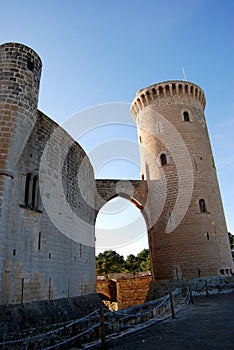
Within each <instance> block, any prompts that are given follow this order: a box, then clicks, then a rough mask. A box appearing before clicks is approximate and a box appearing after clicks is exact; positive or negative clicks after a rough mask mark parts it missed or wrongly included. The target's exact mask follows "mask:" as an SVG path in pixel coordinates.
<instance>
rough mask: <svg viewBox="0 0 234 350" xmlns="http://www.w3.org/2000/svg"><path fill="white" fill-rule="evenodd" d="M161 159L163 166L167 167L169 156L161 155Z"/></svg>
mask: <svg viewBox="0 0 234 350" xmlns="http://www.w3.org/2000/svg"><path fill="white" fill-rule="evenodd" d="M160 159H161V165H162V166H164V165H167V156H166V154H165V153H163V154H161V156H160Z"/></svg>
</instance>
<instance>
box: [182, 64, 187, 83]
mask: <svg viewBox="0 0 234 350" xmlns="http://www.w3.org/2000/svg"><path fill="white" fill-rule="evenodd" d="M182 72H183V77H184V80H187V78H186V75H185V70H184V67H183V66H182Z"/></svg>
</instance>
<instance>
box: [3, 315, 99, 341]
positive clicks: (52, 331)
mask: <svg viewBox="0 0 234 350" xmlns="http://www.w3.org/2000/svg"><path fill="white" fill-rule="evenodd" d="M97 311H98V309H96V310H94V311H93V312H91V313H90V314H88V315H86V316H85V317H83V318H80V319H78V320H75V321H74V322H71V323H69V324H67V325H66V326H61V327H59V328H56V329H53V330H51V331H49V332H46V333H42V334H37V335H34V336H32V337H27V338H22V339H15V340H9V341H5V342H2V343H0V346H2V345H9V344H15V343H21V342H23V341H28V340H33V339H36V338H40V337H45V336H48V335H50V334H53V333H57V332H59V331H61V330H64V329H67V328H69V327H71V326H73V325H74V324H77V323H80V322H83V321H84V320H86V319H87V318H88V317H90V316H91V315H93V314H95V313H97Z"/></svg>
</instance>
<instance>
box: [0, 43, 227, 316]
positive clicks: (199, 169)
mask: <svg viewBox="0 0 234 350" xmlns="http://www.w3.org/2000/svg"><path fill="white" fill-rule="evenodd" d="M41 68H42V63H41V60H40V58H39V57H38V55H37V54H36V52H34V51H33V50H32V49H31V48H29V47H27V46H25V45H22V44H18V43H7V44H3V45H1V46H0V305H3V306H5V305H24V304H25V303H32V304H31V305H32V307H36V304H35V303H40V302H48V303H50V302H51V303H52V302H55V301H56V303H59V300H60V301H61V302H62V300H64V299H67V300H69V298H81V297H82V298H84V299H85V298H87V300H89V302H90V300H93V301H94V304H95V303H96V296H97V294H96V293H95V291H96V272H95V221H96V217H97V214H98V211H99V210H100V209H101V207H102V206H103V205H104V204H105V203H106V202H107V201H108V200H110V199H111V198H114V197H116V196H122V197H124V198H126V199H128V200H130V201H131V202H132V203H133V204H135V205H136V206H137V208H138V209H139V210H140V211H141V212H142V215H143V216H144V218H145V221H146V225H147V229H148V236H149V247H150V253H151V265H152V277H153V280H154V281H155V280H159V279H160V280H168V279H169V280H174V281H177V282H178V281H181V280H183V279H185V278H195V277H204V276H215V275H230V274H231V273H232V269H233V262H232V257H231V251H230V246H229V242H228V235H227V228H226V224H225V218H224V213H223V208H222V201H221V196H220V192H219V187H218V181H217V177H216V169H215V166H214V160H213V156H212V151H211V147H210V143H209V137H208V131H207V127H206V123H205V118H204V107H205V96H204V93H203V92H202V90H201V89H200V88H199V87H198V86H196V85H195V84H192V83H189V82H184V81H183V82H180V81H170V82H165V83H161V84H156V85H153V86H151V87H148V88H146V89H144V90H141V91H140V92H138V94H137V96H136V98H135V99H134V101H133V104H132V115H133V117H134V118H135V119H136V122H137V126H138V132H139V144H140V153H141V180H137V181H136V180H134V181H133V180H129V181H120V180H96V181H95V178H94V173H93V168H92V166H91V163H90V161H89V159H88V156H87V155H86V153H85V152H84V150H83V149H82V148H81V146H80V145H79V144H78V143H77V142H75V141H74V140H73V139H72V138H71V136H70V135H68V134H67V133H66V132H65V131H64V130H63V129H62V128H61V127H59V126H58V125H57V124H56V123H55V122H54V121H52V120H51V119H50V118H49V117H47V116H46V115H44V114H43V113H41V112H40V111H38V109H37V101H38V93H39V84H40V75H41ZM52 141H53V142H52ZM123 284H124V283H123ZM122 287H123V286H122ZM132 287H133V286H132ZM123 288H124V287H123ZM128 288H129V287H128ZM128 288H127V289H128ZM141 294H142V295H143V294H144V293H143V291H142V293H141ZM94 295H95V297H94V298H92V297H90V296H94ZM140 297H141V296H139V298H140ZM90 298H91V299H90ZM84 299H80V300H83V301H84ZM83 301H82V303H83ZM127 304H128V302H127V301H126V304H124V303H123V306H124V305H127ZM56 305H58V304H56ZM90 305H91V306H92V302H91V304H90ZM5 316H6V318H7V315H5ZM3 318H4V317H3Z"/></svg>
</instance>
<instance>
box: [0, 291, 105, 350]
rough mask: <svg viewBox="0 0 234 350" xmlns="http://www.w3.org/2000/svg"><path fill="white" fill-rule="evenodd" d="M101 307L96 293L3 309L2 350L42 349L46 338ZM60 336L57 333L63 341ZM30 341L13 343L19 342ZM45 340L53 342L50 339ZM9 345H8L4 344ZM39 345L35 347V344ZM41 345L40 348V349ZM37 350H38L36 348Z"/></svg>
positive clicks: (0, 322)
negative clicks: (20, 340)
mask: <svg viewBox="0 0 234 350" xmlns="http://www.w3.org/2000/svg"><path fill="white" fill-rule="evenodd" d="M101 306H102V303H101V300H100V298H99V297H98V295H97V294H96V293H94V294H89V295H85V296H80V297H76V298H69V299H58V300H51V301H39V302H32V303H25V304H17V305H1V306H0V349H4V350H5V349H7V350H8V349H9V350H10V349H37V348H38V349H43V347H41V345H40V344H43V342H42V340H43V337H38V335H40V334H44V333H48V332H51V333H53V331H54V330H55V329H58V328H59V327H60V326H61V325H62V330H63V331H64V326H66V324H69V323H71V321H72V320H74V319H80V318H82V317H84V316H86V315H87V314H90V313H91V312H93V311H94V310H97V309H99V308H100V307H101ZM60 333H61V332H55V335H56V337H57V336H58V337H59V338H60V335H59V334H60ZM34 337H35V338H34ZM26 338H32V339H31V340H30V339H29V340H28V341H22V342H14V341H15V340H18V339H26ZM46 338H50V337H49V335H48V336H46ZM4 342H10V343H9V344H5V345H4V344H2V343H4ZM34 343H35V344H37V345H35V346H34V345H33V346H32V344H34ZM38 344H39V345H38ZM37 346H38V347H37Z"/></svg>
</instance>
